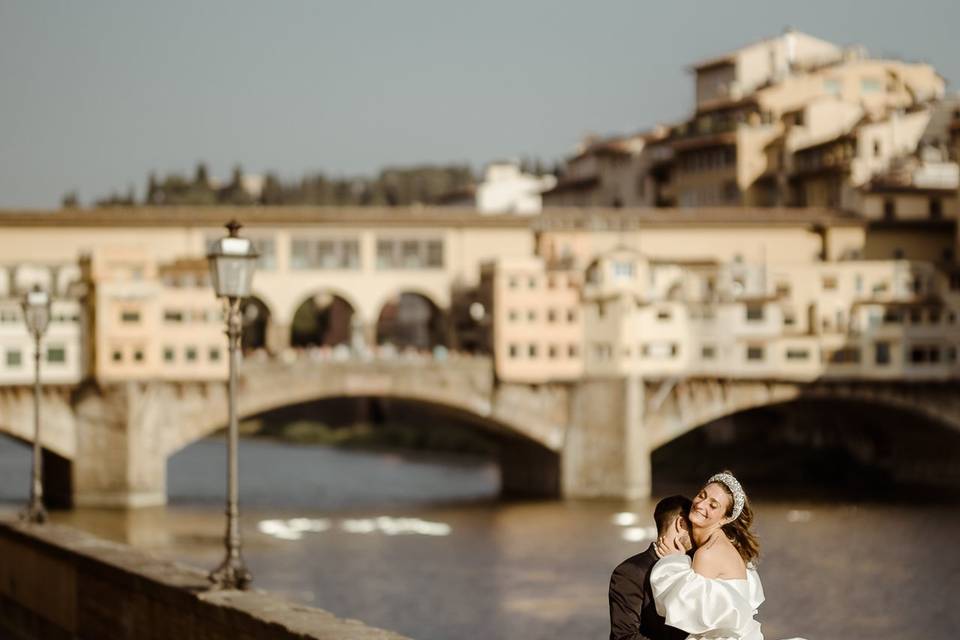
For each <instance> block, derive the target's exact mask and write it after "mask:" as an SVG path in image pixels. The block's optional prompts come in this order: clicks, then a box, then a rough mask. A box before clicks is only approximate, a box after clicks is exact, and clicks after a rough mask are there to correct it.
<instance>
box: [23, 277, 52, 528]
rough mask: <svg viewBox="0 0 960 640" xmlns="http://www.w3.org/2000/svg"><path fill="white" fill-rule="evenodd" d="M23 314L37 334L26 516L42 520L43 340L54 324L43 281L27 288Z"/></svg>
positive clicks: (32, 332)
mask: <svg viewBox="0 0 960 640" xmlns="http://www.w3.org/2000/svg"><path fill="white" fill-rule="evenodd" d="M22 304H23V318H24V320H25V321H26V323H27V330H28V331H29V332H30V334H31V335H32V336H33V346H34V349H33V363H34V367H33V469H32V480H31V483H30V504H29V505H28V506H27V510H26V512H25V513H24V514H23V519H24V520H26V521H27V522H36V523H42V522H46V520H47V512H46V510H45V509H44V508H43V468H42V465H43V458H42V456H41V444H40V355H41V353H40V340H41V338H43V334H44V332H46V330H47V325H48V324H50V294H49V293H47V292H46V291H44V290H42V289H41V288H40V286H39V285H34V286H33V289H31V290H30V291H27V292H26V293H25V294H24V296H23V302H22Z"/></svg>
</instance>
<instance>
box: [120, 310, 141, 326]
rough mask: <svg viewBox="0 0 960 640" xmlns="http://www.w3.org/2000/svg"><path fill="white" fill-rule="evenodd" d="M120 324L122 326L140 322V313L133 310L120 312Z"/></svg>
mask: <svg viewBox="0 0 960 640" xmlns="http://www.w3.org/2000/svg"><path fill="white" fill-rule="evenodd" d="M120 322H123V323H124V324H133V323H135V322H140V312H139V311H134V310H130V309H127V310H124V311H121V312H120Z"/></svg>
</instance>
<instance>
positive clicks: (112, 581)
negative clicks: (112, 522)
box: [0, 521, 407, 640]
mask: <svg viewBox="0 0 960 640" xmlns="http://www.w3.org/2000/svg"><path fill="white" fill-rule="evenodd" d="M0 558H3V562H2V563H0V637H3V638H8V637H9V638H16V639H17V640H20V639H23V640H27V639H31V638H61V637H62V638H79V639H81V640H86V639H90V640H94V639H98V638H116V639H120V640H123V639H127V638H129V639H131V640H132V639H134V638H136V639H138V640H140V639H152V638H157V639H159V638H178V639H183V640H188V639H190V638H197V639H199V638H221V637H222V638H242V639H246V638H258V639H259V638H263V639H270V640H274V639H276V640H293V639H298V640H407V639H406V638H404V637H403V636H400V635H399V634H396V633H393V632H390V631H384V630H382V629H376V628H373V627H368V626H366V625H364V624H363V623H362V622H359V621H356V620H347V619H342V618H337V617H336V616H334V615H333V614H331V613H329V612H327V611H323V610H321V609H315V608H313V607H307V606H303V605H298V604H294V603H291V602H287V601H284V600H281V599H280V598H277V597H276V596H272V595H270V594H268V593H266V592H263V591H260V590H251V591H211V590H209V583H208V582H207V579H206V574H205V573H204V572H202V571H200V570H199V569H196V568H193V567H188V566H185V565H182V564H178V563H175V562H170V561H166V560H162V559H159V558H157V557H155V556H152V555H150V554H147V553H144V552H142V551H138V550H136V549H133V548H131V547H128V546H126V545H122V544H117V543H113V542H109V541H106V540H102V539H100V538H96V537H94V536H92V535H89V534H86V533H83V532H81V531H78V530H76V529H71V528H69V527H64V526H59V525H49V524H48V525H40V526H37V525H28V524H23V523H14V522H9V521H7V522H3V521H0Z"/></svg>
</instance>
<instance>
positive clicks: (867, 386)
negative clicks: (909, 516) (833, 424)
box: [644, 379, 960, 449]
mask: <svg viewBox="0 0 960 640" xmlns="http://www.w3.org/2000/svg"><path fill="white" fill-rule="evenodd" d="M663 385H673V386H672V388H671V389H669V391H668V392H667V390H666V388H665V387H664V386H663ZM958 394H960V385H958V384H956V383H926V384H922V385H920V384H911V383H896V382H891V383H883V382H862V383H857V382H839V381H838V382H828V381H823V382H814V383H807V384H803V383H786V382H761V381H750V380H720V379H715V380H686V381H682V382H678V383H676V384H673V383H671V382H669V381H664V382H661V383H659V384H657V385H655V386H652V387H651V388H649V389H648V392H647V397H648V401H647V408H646V411H645V416H644V422H645V425H646V428H647V430H648V433H649V434H650V436H649V445H650V448H651V449H655V448H657V447H659V446H661V445H664V444H666V443H668V442H670V441H672V440H674V439H676V438H678V437H680V436H682V435H683V434H685V433H687V432H689V431H692V430H694V429H696V428H698V427H701V426H703V425H706V424H708V423H710V422H713V421H715V420H719V419H721V418H724V417H728V416H731V415H734V414H737V413H740V412H743V411H747V410H749V409H755V408H760V407H768V406H774V405H780V404H784V403H788V402H793V401H801V400H830V401H847V402H860V403H866V404H872V405H879V406H885V407H890V408H894V409H898V410H901V411H905V412H908V413H914V414H916V415H919V416H923V417H925V418H927V419H929V420H931V421H934V422H940V423H942V424H945V425H946V426H948V427H950V428H952V429H954V430H956V431H957V432H960V399H958Z"/></svg>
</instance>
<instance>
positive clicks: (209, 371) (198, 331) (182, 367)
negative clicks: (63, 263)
mask: <svg viewBox="0 0 960 640" xmlns="http://www.w3.org/2000/svg"><path fill="white" fill-rule="evenodd" d="M83 268H84V279H85V282H86V283H87V290H88V292H89V293H88V296H87V314H88V316H89V317H90V318H91V324H90V331H89V333H88V335H87V336H86V342H87V345H88V349H89V353H90V364H91V367H90V371H89V374H90V375H92V376H93V377H94V378H96V379H97V380H99V381H102V382H114V381H121V380H223V379H225V378H226V376H227V358H226V338H225V336H224V333H223V331H224V324H223V316H222V308H221V303H220V301H219V300H217V298H216V297H215V295H214V292H213V290H212V288H211V287H210V283H209V279H208V274H207V267H206V263H205V261H203V260H199V261H197V260H193V261H186V262H184V261H181V262H177V263H173V264H168V265H158V264H157V262H156V260H155V258H153V256H152V255H151V254H150V251H149V249H148V248H147V247H145V246H135V245H134V246H127V247H100V248H98V249H96V250H94V251H92V252H91V253H90V254H89V255H88V256H87V257H85V258H84V260H83Z"/></svg>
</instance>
